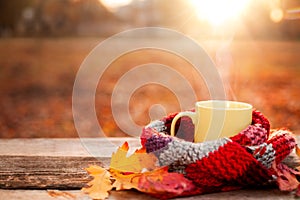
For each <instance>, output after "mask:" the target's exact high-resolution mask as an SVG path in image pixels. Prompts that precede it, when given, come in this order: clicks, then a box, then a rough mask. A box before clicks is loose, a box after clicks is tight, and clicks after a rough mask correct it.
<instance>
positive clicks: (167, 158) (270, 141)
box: [141, 110, 296, 198]
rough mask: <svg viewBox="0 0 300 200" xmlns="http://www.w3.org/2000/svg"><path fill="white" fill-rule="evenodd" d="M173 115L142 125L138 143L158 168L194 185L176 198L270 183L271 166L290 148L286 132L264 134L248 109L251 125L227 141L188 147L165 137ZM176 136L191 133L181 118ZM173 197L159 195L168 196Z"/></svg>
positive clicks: (264, 126) (259, 118)
mask: <svg viewBox="0 0 300 200" xmlns="http://www.w3.org/2000/svg"><path fill="white" fill-rule="evenodd" d="M176 114H177V113H174V114H170V115H168V116H166V117H164V118H163V119H161V120H157V121H154V122H152V123H150V124H149V125H147V126H146V127H145V128H144V129H143V132H142V135H141V143H142V145H143V146H144V147H145V148H146V151H147V152H148V153H150V152H152V153H154V155H155V156H156V157H157V158H158V162H159V165H160V166H168V167H169V171H170V172H172V173H173V172H174V173H180V174H183V175H184V177H186V178H187V179H188V180H190V181H192V183H193V184H194V188H193V190H188V191H185V192H183V193H182V194H180V195H179V196H186V195H194V194H203V193H211V192H219V191H228V190H234V189H239V188H243V187H249V186H259V185H267V184H272V183H273V184H274V183H276V180H277V177H278V174H277V173H276V170H274V169H273V166H274V165H282V161H283V159H284V158H285V157H287V156H288V155H289V154H290V153H291V151H292V150H293V149H294V148H295V146H296V140H295V138H294V136H293V134H292V133H291V132H289V131H287V130H276V131H273V132H271V131H270V123H269V121H268V119H267V118H265V117H264V116H263V115H262V113H260V112H259V111H256V110H254V111H253V113H252V124H251V125H249V126H248V127H247V128H245V129H244V130H243V131H241V132H240V133H237V134H236V135H234V136H233V137H230V138H220V139H218V140H214V141H207V142H203V143H193V142H192V141H191V142H188V141H185V140H183V139H179V138H177V137H172V136H170V127H171V122H172V119H173V118H174V116H175V115H176ZM175 132H177V134H184V135H192V136H193V134H194V125H193V124H192V122H191V120H190V119H189V118H187V117H182V118H181V120H178V122H177V124H176V130H175ZM170 197H174V196H168V194H165V196H160V197H159V198H170Z"/></svg>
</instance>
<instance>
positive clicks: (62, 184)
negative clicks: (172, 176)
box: [0, 138, 294, 200]
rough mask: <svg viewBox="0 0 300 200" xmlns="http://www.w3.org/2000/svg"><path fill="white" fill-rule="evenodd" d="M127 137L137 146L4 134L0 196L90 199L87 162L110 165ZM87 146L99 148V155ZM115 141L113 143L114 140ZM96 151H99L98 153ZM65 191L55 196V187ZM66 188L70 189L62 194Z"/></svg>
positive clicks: (267, 195) (239, 194) (248, 193)
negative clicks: (85, 189)
mask: <svg viewBox="0 0 300 200" xmlns="http://www.w3.org/2000/svg"><path fill="white" fill-rule="evenodd" d="M124 141H128V142H129V144H130V146H131V147H138V146H139V140H138V139H134V138H109V139H108V138H101V139H82V140H80V139H0V200H2V199H3V200H6V199H33V200H35V199H45V200H48V199H49V200H50V199H52V200H55V199H89V198H88V197H87V196H86V195H83V194H82V193H81V192H80V188H81V187H82V186H84V185H85V184H86V183H87V181H88V180H89V179H90V177H89V176H88V174H87V173H86V172H85V170H84V168H86V167H88V166H89V165H91V164H97V165H101V166H108V165H109V162H110V156H111V154H112V152H114V151H116V148H117V147H118V146H120V145H121V144H122V143H123V142H124ZM83 144H85V145H88V147H89V152H91V151H92V152H94V153H95V152H96V154H97V155H96V156H97V158H95V157H94V156H93V155H91V154H90V153H89V152H88V151H87V150H86V149H85V148H84V146H83ZM111 144H114V145H111ZM94 155H95V154H94ZM57 190H58V193H62V195H60V196H55V194H57V192H54V193H53V195H52V196H51V194H52V192H53V191H57ZM64 191H67V193H66V194H65V195H64V193H63V192H64ZM215 198H217V199H257V198H264V199H272V200H273V199H294V197H293V195H292V194H290V193H284V192H280V191H279V190H278V189H276V188H270V189H263V190H259V189H255V190H254V189H253V190H251V189H247V190H238V191H232V192H223V193H214V194H206V195H199V196H193V197H186V198H180V199H191V200H192V199H215ZM109 199H144V200H147V199H153V198H151V197H149V196H147V195H145V194H142V193H140V192H137V191H134V190H130V191H118V192H116V191H113V192H111V195H110V197H109Z"/></svg>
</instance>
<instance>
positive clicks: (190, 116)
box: [171, 111, 197, 136]
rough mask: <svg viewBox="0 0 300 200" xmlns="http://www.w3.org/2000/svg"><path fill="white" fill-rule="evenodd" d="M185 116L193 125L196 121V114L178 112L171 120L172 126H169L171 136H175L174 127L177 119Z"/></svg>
mask: <svg viewBox="0 0 300 200" xmlns="http://www.w3.org/2000/svg"><path fill="white" fill-rule="evenodd" d="M183 116H186V117H189V118H191V119H192V122H193V124H194V125H195V123H196V120H197V118H196V117H197V115H196V112H191V111H185V112H180V113H178V114H177V115H176V116H175V117H174V118H173V120H172V124H171V136H175V125H176V122H177V120H178V119H179V118H181V117H183Z"/></svg>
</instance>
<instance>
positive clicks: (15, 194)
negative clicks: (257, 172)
mask: <svg viewBox="0 0 300 200" xmlns="http://www.w3.org/2000/svg"><path fill="white" fill-rule="evenodd" d="M54 192H55V191H54ZM64 192H66V193H68V194H65V196H63V195H62V196H57V195H55V194H54V195H53V196H51V195H50V194H49V193H48V192H47V191H46V190H3V189H2V190H1V189H0V199H6V200H14V199H18V200H28V199H32V200H40V199H43V200H66V199H75V200H87V199H89V198H87V195H84V194H82V193H81V192H80V191H79V190H71V191H58V193H64ZM50 193H51V191H50ZM123 199H130V200H140V199H143V200H154V198H152V197H150V196H148V195H146V194H143V193H140V192H137V191H134V190H129V191H112V192H111V193H110V196H109V198H108V200H123ZM175 199H178V200H198V199H201V200H212V199H218V200H229V199H230V200H231V199H232V200H240V199H243V200H252V199H253V200H254V199H265V200H281V199H295V198H294V197H293V194H291V193H286V192H280V191H279V190H278V189H272V188H269V189H245V190H236V191H230V192H221V193H212V194H204V195H196V196H191V197H184V198H175Z"/></svg>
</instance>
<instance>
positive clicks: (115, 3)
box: [99, 0, 132, 10]
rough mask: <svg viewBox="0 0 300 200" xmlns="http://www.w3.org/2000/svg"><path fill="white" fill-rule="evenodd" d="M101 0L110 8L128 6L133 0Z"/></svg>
mask: <svg viewBox="0 0 300 200" xmlns="http://www.w3.org/2000/svg"><path fill="white" fill-rule="evenodd" d="M99 1H100V2H101V3H102V4H103V5H104V6H105V7H107V8H108V9H110V10H115V9H116V8H118V7H121V6H126V5H128V4H130V3H131V2H132V0H99Z"/></svg>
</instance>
